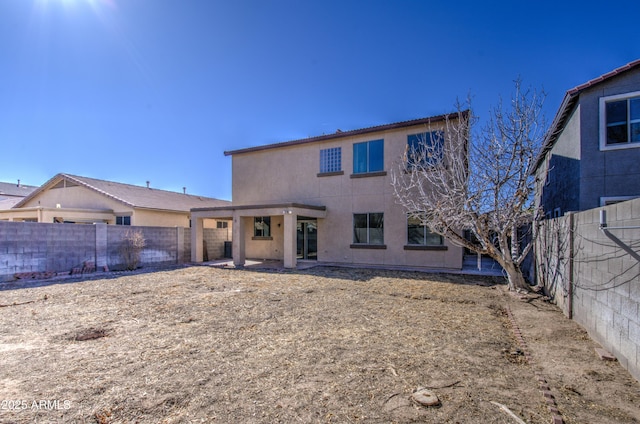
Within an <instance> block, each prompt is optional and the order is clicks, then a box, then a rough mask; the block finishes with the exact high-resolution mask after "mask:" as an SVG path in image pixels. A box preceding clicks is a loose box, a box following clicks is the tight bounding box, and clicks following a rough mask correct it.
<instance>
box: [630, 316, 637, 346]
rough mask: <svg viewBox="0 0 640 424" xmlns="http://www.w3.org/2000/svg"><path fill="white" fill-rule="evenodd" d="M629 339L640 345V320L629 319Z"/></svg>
mask: <svg viewBox="0 0 640 424" xmlns="http://www.w3.org/2000/svg"><path fill="white" fill-rule="evenodd" d="M628 325H629V340H631V341H632V342H633V343H635V344H636V345H640V322H638V321H631V320H630V321H629V323H628Z"/></svg>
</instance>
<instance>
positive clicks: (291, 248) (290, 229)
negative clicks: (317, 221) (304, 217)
mask: <svg viewBox="0 0 640 424" xmlns="http://www.w3.org/2000/svg"><path fill="white" fill-rule="evenodd" d="M285 212H286V213H285V214H284V267H285V268H295V267H296V247H297V229H296V223H297V220H298V215H296V214H295V213H293V212H292V211H291V210H287V211H285Z"/></svg>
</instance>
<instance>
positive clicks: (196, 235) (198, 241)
mask: <svg viewBox="0 0 640 424" xmlns="http://www.w3.org/2000/svg"><path fill="white" fill-rule="evenodd" d="M203 240H204V219H202V218H194V217H193V216H192V217H191V262H202V260H203V253H204V249H203V246H202V244H203V243H202V241H203Z"/></svg>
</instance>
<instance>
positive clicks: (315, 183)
mask: <svg viewBox="0 0 640 424" xmlns="http://www.w3.org/2000/svg"><path fill="white" fill-rule="evenodd" d="M435 129H438V128H435V127H434V128H428V127H426V126H424V125H420V126H415V127H405V128H402V129H395V130H389V131H381V132H376V133H370V134H366V135H357V136H353V137H344V138H341V139H339V140H329V141H320V142H313V143H308V144H299V145H294V146H287V147H281V148H274V149H266V150H258V151H250V152H243V153H237V154H234V155H233V156H232V161H233V164H232V169H233V188H232V189H233V204H234V205H260V204H276V203H284V202H294V203H301V204H305V205H313V206H325V207H326V211H327V213H326V218H321V219H318V221H317V225H318V246H317V247H318V260H321V261H326V262H340V263H353V264H381V265H392V266H396V265H397V266H416V267H436V268H450V269H460V268H461V267H462V250H461V249H460V248H459V247H455V246H453V245H448V244H447V249H446V250H430V251H408V250H405V245H406V243H407V222H406V214H405V213H404V211H403V210H402V208H401V207H400V206H399V205H397V204H396V202H395V198H394V196H393V189H392V186H391V169H392V168H395V167H397V164H398V162H399V161H400V160H401V158H402V155H403V153H404V150H405V147H406V145H407V136H408V135H409V134H416V133H421V132H426V131H432V130H435ZM379 139H383V140H384V170H383V172H382V173H376V174H373V175H366V176H362V175H352V174H353V145H354V143H360V142H366V141H372V140H379ZM334 147H341V150H342V151H341V163H342V173H341V174H337V175H335V174H333V175H319V173H320V150H321V149H327V148H334ZM385 173H386V174H385ZM379 212H382V213H384V248H382V249H377V248H373V247H372V248H366V247H364V248H353V247H352V244H353V214H355V213H379ZM271 220H272V221H271V229H272V232H271V237H272V239H271V240H263V239H260V240H254V239H253V222H252V221H251V219H250V218H245V226H246V227H245V228H246V231H245V236H244V241H245V246H246V257H247V258H263V259H282V257H283V254H284V252H283V250H282V246H283V243H284V225H283V220H282V216H272V218H271ZM278 224H281V226H280V227H279V226H278Z"/></svg>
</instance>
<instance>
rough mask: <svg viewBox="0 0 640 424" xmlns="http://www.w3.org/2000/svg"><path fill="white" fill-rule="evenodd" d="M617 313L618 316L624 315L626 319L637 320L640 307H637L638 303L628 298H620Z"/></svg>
mask: <svg viewBox="0 0 640 424" xmlns="http://www.w3.org/2000/svg"><path fill="white" fill-rule="evenodd" d="M619 311H620V314H622V315H624V316H625V317H627V318H628V319H631V320H638V315H639V313H640V306H638V302H636V301H634V300H632V299H630V298H628V297H621V296H620V306H619Z"/></svg>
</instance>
